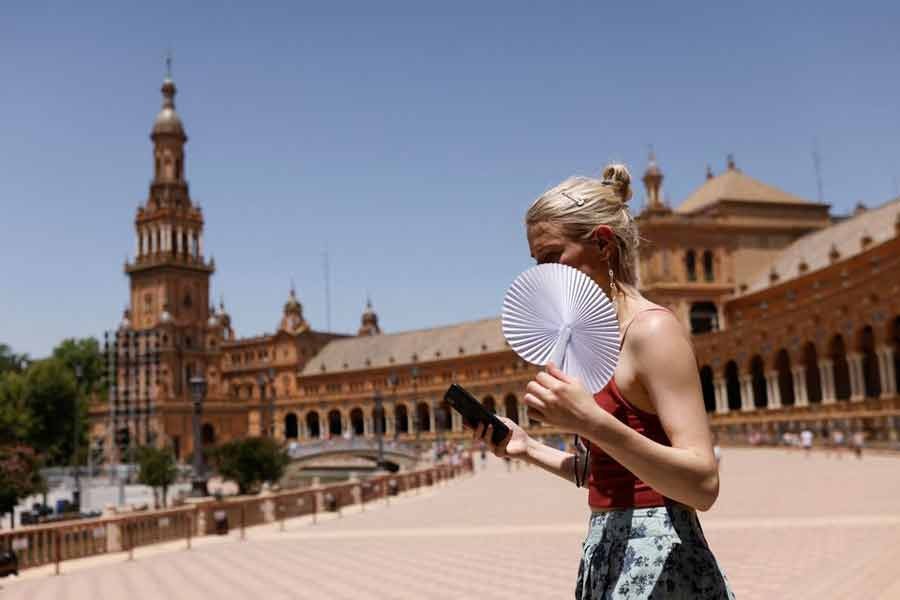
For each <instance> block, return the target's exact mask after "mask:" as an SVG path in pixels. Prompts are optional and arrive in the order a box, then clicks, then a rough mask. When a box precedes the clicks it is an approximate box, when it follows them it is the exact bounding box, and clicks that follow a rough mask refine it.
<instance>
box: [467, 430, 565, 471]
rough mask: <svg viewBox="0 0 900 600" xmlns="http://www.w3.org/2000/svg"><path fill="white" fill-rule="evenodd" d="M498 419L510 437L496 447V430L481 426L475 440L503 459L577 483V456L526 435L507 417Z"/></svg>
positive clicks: (475, 433) (474, 434) (475, 432)
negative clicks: (493, 440) (516, 460)
mask: <svg viewBox="0 0 900 600" xmlns="http://www.w3.org/2000/svg"><path fill="white" fill-rule="evenodd" d="M498 418H499V419H500V420H501V421H503V422H504V423H505V424H506V426H507V427H509V435H507V436H506V439H505V440H503V441H502V442H500V443H499V444H497V445H496V446H495V445H494V444H493V443H492V442H491V434H492V433H493V431H494V429H493V427H491V426H488V428H487V429H486V430H485V429H484V426H483V425H479V426H478V427H477V428H476V429H475V430H474V433H473V436H472V437H473V439H476V440H484V442H485V443H487V445H488V447H489V448H490V449H491V451H492V452H493V453H494V454H495V455H497V456H499V457H501V458H505V457H509V458H518V459H521V460H524V461H525V462H527V463H529V464H532V465H535V466H537V467H540V468H542V469H544V470H545V471H547V472H548V473H553V474H554V475H556V476H557V477H562V478H563V479H565V480H566V481H571V482H574V481H575V455H574V454H570V453H569V452H563V451H562V450H557V449H556V448H553V447H551V446H548V445H547V444H542V443H540V442H539V441H537V440H535V439H534V438H532V437H531V436H530V435H528V434H527V433H525V430H524V429H522V428H521V427H519V426H518V425H516V423H515V422H514V421H512V420H510V419H507V418H506V417H499V416H498Z"/></svg>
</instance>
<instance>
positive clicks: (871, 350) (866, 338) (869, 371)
mask: <svg viewBox="0 0 900 600" xmlns="http://www.w3.org/2000/svg"><path fill="white" fill-rule="evenodd" d="M875 344H876V341H875V331H874V330H873V329H872V326H871V325H866V326H865V327H863V328H862V329H861V330H860V332H859V340H858V344H857V348H858V349H859V353H860V354H862V370H863V384H864V388H865V391H866V397H867V398H877V397H879V396H880V395H881V373H880V370H879V368H878V354H877V353H876V351H875Z"/></svg>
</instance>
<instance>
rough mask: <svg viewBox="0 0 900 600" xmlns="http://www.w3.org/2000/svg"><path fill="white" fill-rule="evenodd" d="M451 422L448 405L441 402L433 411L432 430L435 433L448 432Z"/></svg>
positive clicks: (445, 402)
mask: <svg viewBox="0 0 900 600" xmlns="http://www.w3.org/2000/svg"><path fill="white" fill-rule="evenodd" d="M452 425H453V420H452V416H451V414H450V403H449V402H447V401H446V400H441V403H440V404H438V405H437V408H435V411H434V430H435V432H437V433H440V432H441V431H449V430H450V429H452Z"/></svg>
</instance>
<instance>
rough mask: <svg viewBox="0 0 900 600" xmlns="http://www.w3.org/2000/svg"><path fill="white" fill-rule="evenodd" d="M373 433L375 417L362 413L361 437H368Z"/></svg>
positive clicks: (371, 414)
mask: <svg viewBox="0 0 900 600" xmlns="http://www.w3.org/2000/svg"><path fill="white" fill-rule="evenodd" d="M374 433H375V415H374V414H373V413H363V435H364V436H365V437H369V436H370V435H373V434H374Z"/></svg>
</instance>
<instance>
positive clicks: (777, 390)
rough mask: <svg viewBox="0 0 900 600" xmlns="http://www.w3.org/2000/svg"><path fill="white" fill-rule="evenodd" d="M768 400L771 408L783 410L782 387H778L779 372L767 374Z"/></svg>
mask: <svg viewBox="0 0 900 600" xmlns="http://www.w3.org/2000/svg"><path fill="white" fill-rule="evenodd" d="M766 399H767V406H768V407H769V408H781V387H780V386H779V385H778V372H777V371H769V372H768V373H766Z"/></svg>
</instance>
